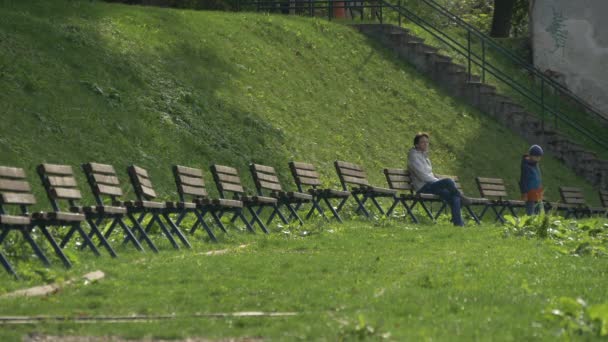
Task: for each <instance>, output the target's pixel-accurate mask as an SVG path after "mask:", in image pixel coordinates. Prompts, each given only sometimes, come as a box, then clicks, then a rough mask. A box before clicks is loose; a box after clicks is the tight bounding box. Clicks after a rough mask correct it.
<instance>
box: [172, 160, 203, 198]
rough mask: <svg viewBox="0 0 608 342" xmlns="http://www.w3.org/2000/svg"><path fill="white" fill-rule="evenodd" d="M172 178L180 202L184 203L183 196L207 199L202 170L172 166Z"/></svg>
mask: <svg viewBox="0 0 608 342" xmlns="http://www.w3.org/2000/svg"><path fill="white" fill-rule="evenodd" d="M173 176H174V177H175V184H176V185H177V193H178V194H179V198H180V200H181V201H182V202H183V201H185V196H191V197H192V198H196V199H202V198H207V188H206V187H205V180H204V179H203V170H201V169H195V168H192V167H186V166H181V165H173Z"/></svg>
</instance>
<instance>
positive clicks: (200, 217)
mask: <svg viewBox="0 0 608 342" xmlns="http://www.w3.org/2000/svg"><path fill="white" fill-rule="evenodd" d="M205 213H206V212H200V211H197V210H195V211H194V215H195V216H196V225H198V224H199V223H200V225H201V226H202V227H203V229H204V230H205V231H206V232H207V235H209V238H211V240H212V241H213V242H217V238H216V237H215V234H213V231H212V230H211V228H210V227H209V225H207V223H206V222H205V219H204V216H205ZM192 228H195V227H194V226H193V227H192ZM193 232H194V230H190V233H191V234H192V233H193Z"/></svg>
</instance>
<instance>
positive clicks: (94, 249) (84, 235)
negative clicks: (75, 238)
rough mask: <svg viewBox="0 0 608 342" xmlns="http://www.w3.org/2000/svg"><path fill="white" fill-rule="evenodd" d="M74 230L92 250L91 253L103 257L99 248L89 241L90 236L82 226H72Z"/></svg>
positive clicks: (76, 224)
mask: <svg viewBox="0 0 608 342" xmlns="http://www.w3.org/2000/svg"><path fill="white" fill-rule="evenodd" d="M72 230H76V231H78V234H80V236H81V237H82V239H83V240H84V245H89V247H90V248H91V251H92V252H93V254H95V255H96V256H100V255H101V254H100V253H99V250H97V248H96V247H95V244H93V241H91V239H89V236H88V235H87V233H85V231H84V230H83V229H82V227H81V226H80V223H75V224H74V225H73V226H72Z"/></svg>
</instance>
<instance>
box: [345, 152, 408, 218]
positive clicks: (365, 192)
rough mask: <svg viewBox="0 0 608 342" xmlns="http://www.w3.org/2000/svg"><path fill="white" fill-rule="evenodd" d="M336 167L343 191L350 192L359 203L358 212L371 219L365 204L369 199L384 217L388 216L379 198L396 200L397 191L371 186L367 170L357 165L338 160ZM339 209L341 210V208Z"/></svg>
mask: <svg viewBox="0 0 608 342" xmlns="http://www.w3.org/2000/svg"><path fill="white" fill-rule="evenodd" d="M334 166H335V167H336V172H337V173H338V177H339V178H340V183H341V184H342V189H343V190H344V191H350V193H351V195H352V197H353V199H354V200H355V202H357V209H356V212H362V213H363V214H364V215H365V216H366V217H369V216H370V213H369V212H368V211H367V209H365V202H367V200H368V199H369V200H371V201H372V203H373V204H374V205H375V206H376V208H377V209H378V211H380V213H381V214H382V215H386V214H385V212H384V210H383V209H382V206H380V203H378V200H377V198H382V197H384V198H386V197H389V198H394V196H395V194H396V193H397V191H396V190H394V189H387V188H380V187H376V186H372V185H370V184H369V181H368V180H367V174H366V173H365V170H364V169H363V168H362V167H361V166H359V165H357V164H353V163H349V162H344V161H339V160H336V161H335V162H334ZM344 203H345V202H343V203H342V205H344ZM338 208H341V206H340V207H338Z"/></svg>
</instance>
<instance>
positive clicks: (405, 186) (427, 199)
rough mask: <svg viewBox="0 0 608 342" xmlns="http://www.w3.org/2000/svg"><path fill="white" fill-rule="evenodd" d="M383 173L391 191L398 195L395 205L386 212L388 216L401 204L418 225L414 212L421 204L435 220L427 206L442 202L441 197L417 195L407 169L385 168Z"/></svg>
mask: <svg viewBox="0 0 608 342" xmlns="http://www.w3.org/2000/svg"><path fill="white" fill-rule="evenodd" d="M383 171H384V176H385V177H386V182H387V183H388V187H389V189H392V190H395V191H396V193H395V194H394V195H393V204H392V205H391V206H390V208H389V209H388V211H387V212H386V215H387V216H389V215H391V214H392V212H393V211H394V210H395V208H396V207H397V205H399V204H401V205H402V206H403V208H404V209H405V211H406V213H407V214H408V215H409V216H410V218H411V219H412V221H413V222H414V223H418V218H417V217H416V215H414V213H413V211H412V210H413V209H414V207H415V206H416V205H418V204H420V206H421V207H422V209H423V210H424V212H425V213H426V215H427V216H428V217H429V218H430V219H431V220H434V217H433V213H432V212H431V210H430V209H429V207H427V204H428V203H431V202H441V198H439V196H436V195H431V194H417V193H416V191H415V190H414V186H413V185H412V180H411V177H410V173H409V171H408V170H407V169H398V168H385V169H384V170H383ZM408 202H409V203H408Z"/></svg>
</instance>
